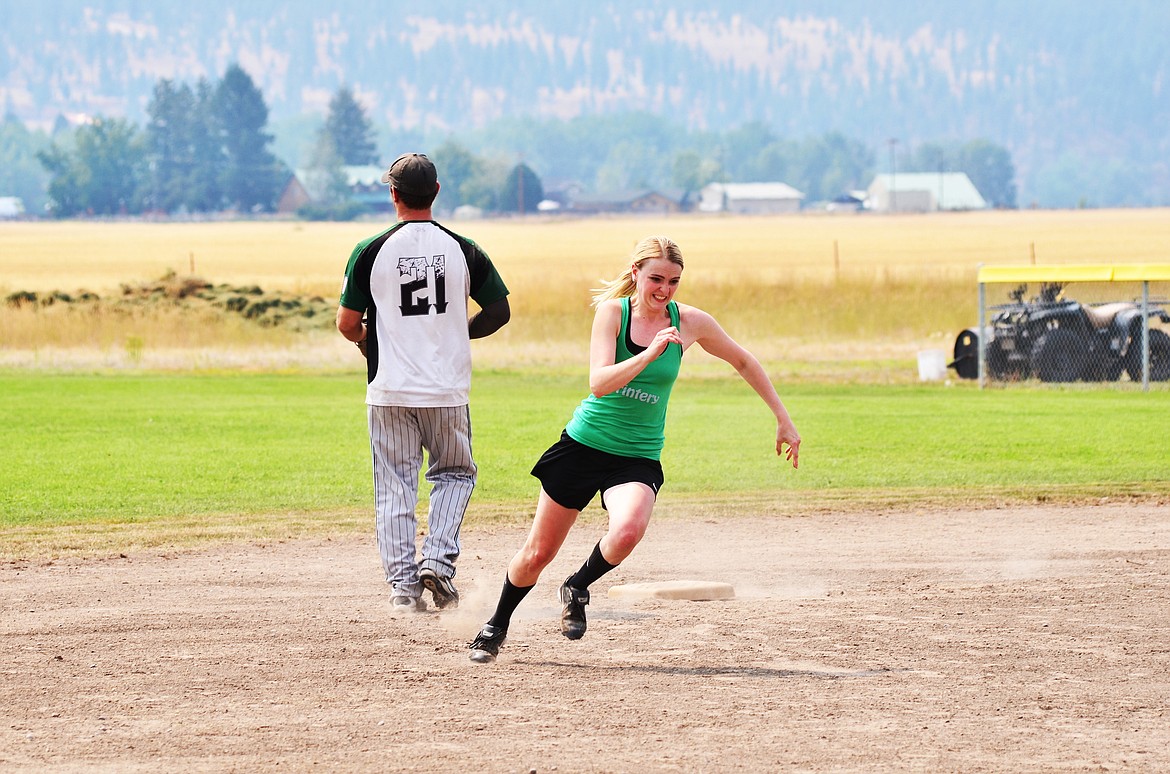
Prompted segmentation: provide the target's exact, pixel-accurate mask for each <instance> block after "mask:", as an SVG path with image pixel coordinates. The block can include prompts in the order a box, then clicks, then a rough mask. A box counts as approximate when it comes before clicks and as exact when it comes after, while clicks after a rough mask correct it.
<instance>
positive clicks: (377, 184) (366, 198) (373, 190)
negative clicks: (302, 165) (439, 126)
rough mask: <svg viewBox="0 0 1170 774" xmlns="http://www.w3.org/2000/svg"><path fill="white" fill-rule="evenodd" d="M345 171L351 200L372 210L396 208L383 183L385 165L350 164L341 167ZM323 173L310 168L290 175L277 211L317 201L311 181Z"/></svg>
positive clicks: (317, 178) (384, 210)
mask: <svg viewBox="0 0 1170 774" xmlns="http://www.w3.org/2000/svg"><path fill="white" fill-rule="evenodd" d="M341 170H342V172H343V173H344V174H345V184H346V188H347V190H348V195H349V199H350V200H351V201H355V202H359V203H361V204H363V205H365V206H366V208H367V209H369V210H370V211H372V212H389V211H390V210H392V209H393V205H392V204H391V202H390V188H389V187H388V186H387V185H386V184H385V183H383V182H382V173H383V172H384V171H385V170H384V169H383V168H382V167H379V166H373V165H366V166H349V167H342V168H341ZM320 177H321V174H320V173H319V172H315V171H314V170H310V169H298V170H296V171H295V172H293V174H292V175H290V176H289V179H288V181H287V182H286V183H285V184H284V188H283V189H282V190H281V193H280V197H279V198H278V199H277V204H276V211H277V212H296V211H297V210H298V209H300V208H301V207H302V206H304V205H306V204H311V203H312V202H314V201H316V197H314V195H313V191H312V188H313V186H312V182H313V181H314V180H319V179H320Z"/></svg>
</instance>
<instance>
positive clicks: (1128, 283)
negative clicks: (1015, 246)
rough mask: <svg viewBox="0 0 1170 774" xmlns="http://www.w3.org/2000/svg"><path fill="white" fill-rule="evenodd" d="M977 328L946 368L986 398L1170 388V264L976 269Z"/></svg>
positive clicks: (962, 338)
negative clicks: (1050, 387)
mask: <svg viewBox="0 0 1170 774" xmlns="http://www.w3.org/2000/svg"><path fill="white" fill-rule="evenodd" d="M977 282H978V286H979V322H978V325H977V326H976V327H973V328H967V329H964V330H963V331H961V332H960V333H959V335H958V337H957V338H956V339H955V346H954V360H953V361H951V362H950V363H949V364H948V367H949V368H954V369H955V372H956V374H957V375H958V376H959V377H960V378H964V379H977V380H978V382H979V386H980V388H983V387H986V386H989V385H993V384H994V385H997V386H998V385H1010V384H1012V383H1017V382H1024V381H1039V382H1045V383H1068V382H1119V383H1122V384H1124V383H1126V382H1128V383H1130V384H1134V385H1137V384H1140V385H1141V386H1142V389H1143V390H1149V389H1150V384H1151V383H1167V382H1170V311H1168V309H1167V307H1168V297H1170V264H1128V265H1124V264H1123V265H1093V264H1086V265H1077V266H1035V265H1030V266H980V267H979V270H978V274H977Z"/></svg>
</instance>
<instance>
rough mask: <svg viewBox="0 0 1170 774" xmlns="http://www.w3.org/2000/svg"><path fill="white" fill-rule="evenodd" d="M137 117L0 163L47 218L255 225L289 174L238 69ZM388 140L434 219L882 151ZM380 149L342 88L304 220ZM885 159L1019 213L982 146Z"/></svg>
mask: <svg viewBox="0 0 1170 774" xmlns="http://www.w3.org/2000/svg"><path fill="white" fill-rule="evenodd" d="M147 116H148V118H147V122H146V125H145V127H141V128H140V127H138V126H136V125H134V124H133V123H131V122H130V121H128V120H126V119H120V118H112V119H110V118H100V117H99V118H97V119H95V120H93V121H91V122H89V123H86V124H83V125H81V126H79V127H77V128H76V129H72V130H67V129H65V128H64V127H62V128H61V129H60V131H57V132H55V133H54V135H53V139H52V140H51V141H49V142H48V143H47V144H46V143H39V144H38V143H36V142H35V137H34V135H33V134H32V133H29V132H27V131H26V130H23V127H19V126H18V125H14V123H15V119H12V118H9V119H6V120H5V122H4V124H3V126H2V127H0V157H3V159H4V160H6V161H9V162H10V163H11V166H12V167H13V168H19V169H22V170H25V171H26V172H27V170H28V159H27V156H28V155H32V156H34V157H35V158H36V159H37V161H39V164H40V166H41V167H42V168H43V170H44V171H45V172H46V173H47V175H48V180H47V184H46V185H45V189H46V195H47V200H48V209H49V211H50V213H51V214H53V215H55V216H58V217H74V216H80V215H95V216H101V215H121V214H125V215H134V214H142V213H165V214H172V215H173V214H181V213H211V212H223V211H234V212H238V213H243V214H259V213H265V212H272V211H273V210H274V209H275V208H276V205H277V201H278V198H279V197H280V194H281V191H282V190H283V188H284V186H285V184H286V183H287V182H288V181H289V179H290V178H291V176H292V174H293V170H292V169H290V168H289V167H288V166H287V165H286V164H285V163H284V162H283V161H281V160H280V159H278V158H277V157H276V156H275V155H274V153H273V152H272V150H271V145H272V142H273V135H272V134H271V133H270V131H269V126H268V120H269V111H268V107H267V105H266V103H265V100H264V97H263V94H262V93H261V92H260V90H259V89H258V88H257V87H256V85H255V83H254V82H253V81H252V79H251V78H250V77H249V76H248V74H247V73H246V72H245V71H244V70H243V69H242V68H240V67H239V66H238V65H231V66H229V67H228V68H227V70H226V71H225V73H224V76H223V77H222V78H221V79H220V80H218V81H214V82H213V81H209V80H207V79H200V80H199V81H198V82H197V83H195V84H194V85H193V86H192V85H189V84H185V83H178V82H175V81H172V80H168V79H163V80H160V81H158V82H157V83H156V85H155V87H154V90H153V93H152V97H151V100H150V103H149V105H148V107H147ZM384 144H385V143H384ZM390 144H392V145H394V146H395V147H396V148H398V149H399V150H416V149H419V148H424V149H425V148H430V151H429V154H430V155H431V157H432V158H433V159H434V161H435V163H436V165H437V166H438V168H439V172H440V180H441V181H442V184H443V189H442V195H441V199H440V202H439V205H440V206H441V207H442V209H445V210H452V209H454V208H456V207H458V206H461V205H472V206H475V207H478V208H480V209H482V210H485V211H488V212H532V211H535V210H536V209H537V205H538V204H539V203H540V201H541V200H542V199H543V198H544V197H545V196H546V193H549V192H550V190H552V187H553V184H551V183H549V180H550V179H552V180H554V181H555V184H556V185H565V184H566V183H569V182H572V183H574V184H576V185H578V186H579V187H580V188H582V189H584V190H586V191H593V192H597V193H598V194H601V195H604V194H605V193H611V192H617V191H624V192H629V191H640V190H647V189H653V190H658V191H659V192H662V193H671V192H673V193H685V192H692V193H693V192H697V191H698V190H699V189H700V188H702V187H703V186H704V185H706V184H707V183H710V182H762V181H782V182H786V183H788V184H789V185H792V186H794V187H795V188H797V189H799V190H801V191H802V192H803V193H804V194H805V200H806V202H814V201H825V200H830V199H832V198H834V197H836V196H839V195H841V194H844V193H847V192H849V191H853V190H857V189H863V188H865V187H866V186H867V185H868V183H869V181H870V180H872V178H873V175H874V174H875V173H876V172H878V171H888V170H887V169H885V168H883V167H881V166H880V165H879V163H878V159H879V156H880V154H877V153H875V152H874V150H873V149H871V148H869V147H868V146H866V145H864V144H863V143H861V142H859V141H857V140H853V139H850V138H848V137H846V136H844V135H842V134H840V133H837V132H830V133H827V134H825V135H823V136H819V137H808V138H805V139H801V140H794V139H788V138H783V137H780V136H778V135H777V134H776V133H775V132H774V131H773V130H772V129H771V128H770V127H769V126H767V125H766V124H763V123H762V122H751V123H748V124H744V125H742V126H739V127H733V128H730V129H728V130H726V131H723V132H705V131H687V130H686V129H684V128H682V127H677V126H671V125H670V124H669V123H667V122H666V121H664V120H663V119H662V118H661V117H658V116H652V115H648V114H640V113H632V114H625V115H619V116H612V115H610V116H584V117H580V118H577V119H572V120H568V121H561V120H550V121H543V122H542V121H533V120H529V119H523V120H522V119H503V120H500V121H497V122H495V123H494V124H492V125H490V126H489V127H487V128H486V129H484V130H480V131H478V132H469V133H467V134H466V135H465V136H463V137H455V136H446V137H443V138H439V139H438V140H437V141H431V142H428V141H427V138H425V137H422V136H421V135H419V134H418V133H409V132H407V133H400V134H399V136H397V137H394V136H391V137H390ZM378 145H379V143H378V132H377V129H376V127H375V126H374V125H373V123H372V121H371V120H370V118H369V115H368V113H367V112H366V110H365V109H364V108H363V107H362V105H361V104H360V102H359V101H358V100H357V99H356V98H355V96H354V94H353V93H352V91H350V90H349V89H348V88H345V87H341V88H339V89H338V91H337V92H336V93H335V94H334V95H333V97H332V99H331V100H330V103H329V109H328V113H327V116H326V118H325V120H324V123H323V124H322V125H321V126H320V127H319V128H318V129H316V131H315V136H314V138H313V141H312V144H311V149H310V150H309V152H308V154H307V158H306V159H305V160H304V164H303V166H302V168H301V170H300V171H301V173H302V177H303V179H302V180H301V183H302V184H303V185H304V186H305V188H306V190H307V191H308V192H309V194H310V197H311V199H312V201H311V203H310V204H309V205H306V206H305V207H304V208H303V209H302V211H301V215H302V216H303V217H310V218H328V219H347V218H352V217H355V216H356V215H358V214H360V213H361V212H363V211H364V205H363V204H362V203H361V202H359V201H356V200H355V198H354V190H353V188H352V186H351V185H350V183H349V180H348V179H347V173H346V168H347V167H353V166H371V165H381V164H383V163H385V161H386V159H385V158H383V155H382V153H380V150H379V147H378ZM399 146H401V147H399ZM473 148H478V152H477V151H476V150H473ZM22 149H23V152H22ZM386 155H387V157H390V156H395V155H397V150H396V151H395V152H394V153H390V154H386ZM889 161H890V162H891V163H892V164H893V165H895V166H896V169H897V171H898V172H915V171H922V172H942V171H962V172H966V173H967V174H968V176H969V177H970V178H971V180H972V182H973V183H974V184H975V186H976V188H977V189H978V190H979V191H980V193H981V194H982V195H983V197H984V198H985V199H986V200H987V201H988V202H989V203H991V204H993V205H995V206H1001V207H1014V206H1016V189H1015V169H1014V166H1013V164H1012V161H1011V156H1010V154H1009V153H1008V151H1007V150H1006V149H1004V148H1002V147H1000V146H997V145H995V144H993V143H990V142H988V141H985V140H975V141H971V142H966V143H951V144H943V143H924V144H922V145H919V146H917V147H914V148H909V149H907V150H904V151H903V152H902V155H901V157H899V158H897V159H895V158H894V156H893V149H892V148H891V156H890V159H889ZM538 169H539V170H541V171H542V172H543V173H544V175H543V177H542V175H541V174H538V172H537V171H536V170H538ZM26 177H27V174H26ZM3 183H4V179H3V175H2V173H0V185H2V184H3Z"/></svg>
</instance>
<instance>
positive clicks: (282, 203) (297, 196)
mask: <svg viewBox="0 0 1170 774" xmlns="http://www.w3.org/2000/svg"><path fill="white" fill-rule="evenodd" d="M310 201H311V199H310V198H309V192H308V191H306V190H305V186H304V185H302V183H301V181H300V178H298V177H297V176H296V174H291V175H289V176H288V180H286V181H285V183H284V188H282V189H281V191H280V197H279V198H277V200H276V211H277V212H281V213H289V212H296V211H297V210H299V209H300V208H301V207H303V206H304V205H306V204H308V203H309V202H310Z"/></svg>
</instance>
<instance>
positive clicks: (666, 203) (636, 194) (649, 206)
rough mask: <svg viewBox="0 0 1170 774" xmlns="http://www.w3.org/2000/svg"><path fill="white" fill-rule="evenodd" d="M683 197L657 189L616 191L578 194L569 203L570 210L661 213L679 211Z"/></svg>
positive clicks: (578, 211)
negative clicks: (586, 194) (673, 195)
mask: <svg viewBox="0 0 1170 774" xmlns="http://www.w3.org/2000/svg"><path fill="white" fill-rule="evenodd" d="M684 204H685V197H682V196H681V195H680V198H674V197H672V196H670V195H667V194H663V193H659V192H658V191H647V190H641V191H617V192H612V193H608V194H601V195H597V196H578V197H576V198H574V199H573V201H572V203H571V204H570V209H571V211H572V212H576V213H582V214H598V213H608V212H621V213H651V214H656V215H663V214H668V213H673V212H681V211H682V210H683V208H684Z"/></svg>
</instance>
